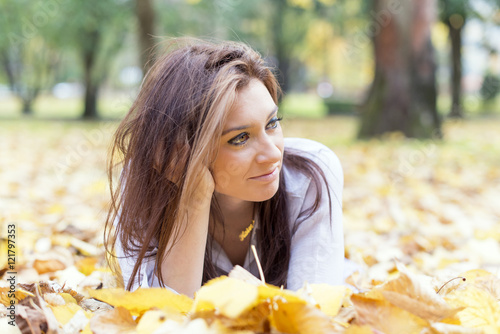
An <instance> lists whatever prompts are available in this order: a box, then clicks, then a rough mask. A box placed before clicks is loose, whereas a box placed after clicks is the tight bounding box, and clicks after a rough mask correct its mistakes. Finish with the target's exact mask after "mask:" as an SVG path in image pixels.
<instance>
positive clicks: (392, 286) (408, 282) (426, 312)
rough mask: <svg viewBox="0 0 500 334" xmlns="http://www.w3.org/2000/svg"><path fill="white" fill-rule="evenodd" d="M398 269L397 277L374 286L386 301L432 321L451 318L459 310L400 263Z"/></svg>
mask: <svg viewBox="0 0 500 334" xmlns="http://www.w3.org/2000/svg"><path fill="white" fill-rule="evenodd" d="M398 269H399V272H400V275H399V277H398V278H396V279H394V280H392V281H389V282H387V283H385V284H383V285H382V286H380V287H378V288H376V289H377V290H380V291H381V292H382V295H383V296H384V298H385V299H386V300H387V301H388V302H390V303H391V304H393V305H395V306H397V307H399V308H401V309H404V310H406V311H408V312H410V313H412V314H415V315H416V316H418V317H420V318H422V319H426V320H428V321H432V322H438V321H441V320H442V319H446V318H452V317H453V316H454V315H455V314H456V313H457V312H458V311H460V308H453V307H451V306H450V305H448V304H447V303H446V301H445V300H444V299H443V297H441V295H439V294H437V293H436V291H434V289H433V288H432V287H431V285H430V284H428V283H427V281H425V280H424V279H423V278H422V279H419V278H418V277H417V276H416V275H414V274H412V273H410V272H409V271H408V270H407V269H406V268H405V267H403V266H401V265H400V266H398Z"/></svg>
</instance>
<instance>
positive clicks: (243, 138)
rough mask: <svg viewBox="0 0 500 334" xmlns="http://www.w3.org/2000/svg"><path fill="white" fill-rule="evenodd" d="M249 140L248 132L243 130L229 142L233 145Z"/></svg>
mask: <svg viewBox="0 0 500 334" xmlns="http://www.w3.org/2000/svg"><path fill="white" fill-rule="evenodd" d="M247 140H248V133H246V132H243V133H241V134H239V135H237V136H236V137H234V138H233V139H231V140H229V141H228V143H229V144H232V145H242V144H244V143H245V142H246V141H247Z"/></svg>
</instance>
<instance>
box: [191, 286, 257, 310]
mask: <svg viewBox="0 0 500 334" xmlns="http://www.w3.org/2000/svg"><path fill="white" fill-rule="evenodd" d="M258 296H259V293H258V290H257V287H256V286H255V285H252V284H248V283H246V282H243V281H241V280H238V279H234V278H231V277H222V278H221V277H219V278H218V279H215V280H212V281H210V282H208V283H207V284H205V285H204V286H202V287H201V288H200V290H198V291H197V292H196V296H195V299H194V304H193V311H194V312H199V311H209V310H216V311H217V312H218V313H220V314H222V315H224V316H226V317H229V318H237V317H238V316H239V315H241V314H242V313H243V312H245V311H247V310H249V309H251V308H252V307H254V306H255V305H257V302H258Z"/></svg>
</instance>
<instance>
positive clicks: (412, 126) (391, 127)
mask: <svg viewBox="0 0 500 334" xmlns="http://www.w3.org/2000/svg"><path fill="white" fill-rule="evenodd" d="M397 4H398V6H397V7H394V2H393V1H392V0H375V1H374V6H375V8H374V9H375V10H374V12H375V15H374V21H373V22H372V27H371V30H372V32H373V36H372V38H373V46H374V54H375V77H374V80H373V83H372V86H371V88H370V91H369V93H368V96H367V99H366V101H365V103H364V106H363V108H362V115H361V124H360V129H359V132H358V137H360V138H370V137H376V136H380V135H382V134H384V133H386V132H395V131H398V132H401V133H403V134H404V135H405V136H407V137H416V138H431V137H440V136H441V130H440V129H441V125H440V120H439V117H438V114H437V108H436V97H437V90H436V76H435V72H436V65H435V60H434V51H433V47H432V43H431V39H430V27H431V26H432V23H433V22H434V9H435V2H434V0H411V1H405V2H399V3H397Z"/></svg>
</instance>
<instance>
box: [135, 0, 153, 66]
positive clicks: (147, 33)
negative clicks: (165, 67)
mask: <svg viewBox="0 0 500 334" xmlns="http://www.w3.org/2000/svg"><path fill="white" fill-rule="evenodd" d="M135 13H136V16H137V21H138V22H139V46H140V52H141V54H140V59H141V65H142V70H143V73H147V71H148V70H149V68H150V67H151V65H152V63H153V62H154V53H153V51H154V50H153V48H154V40H153V36H154V25H155V13H154V9H153V4H152V3H151V0H136V1H135Z"/></svg>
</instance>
